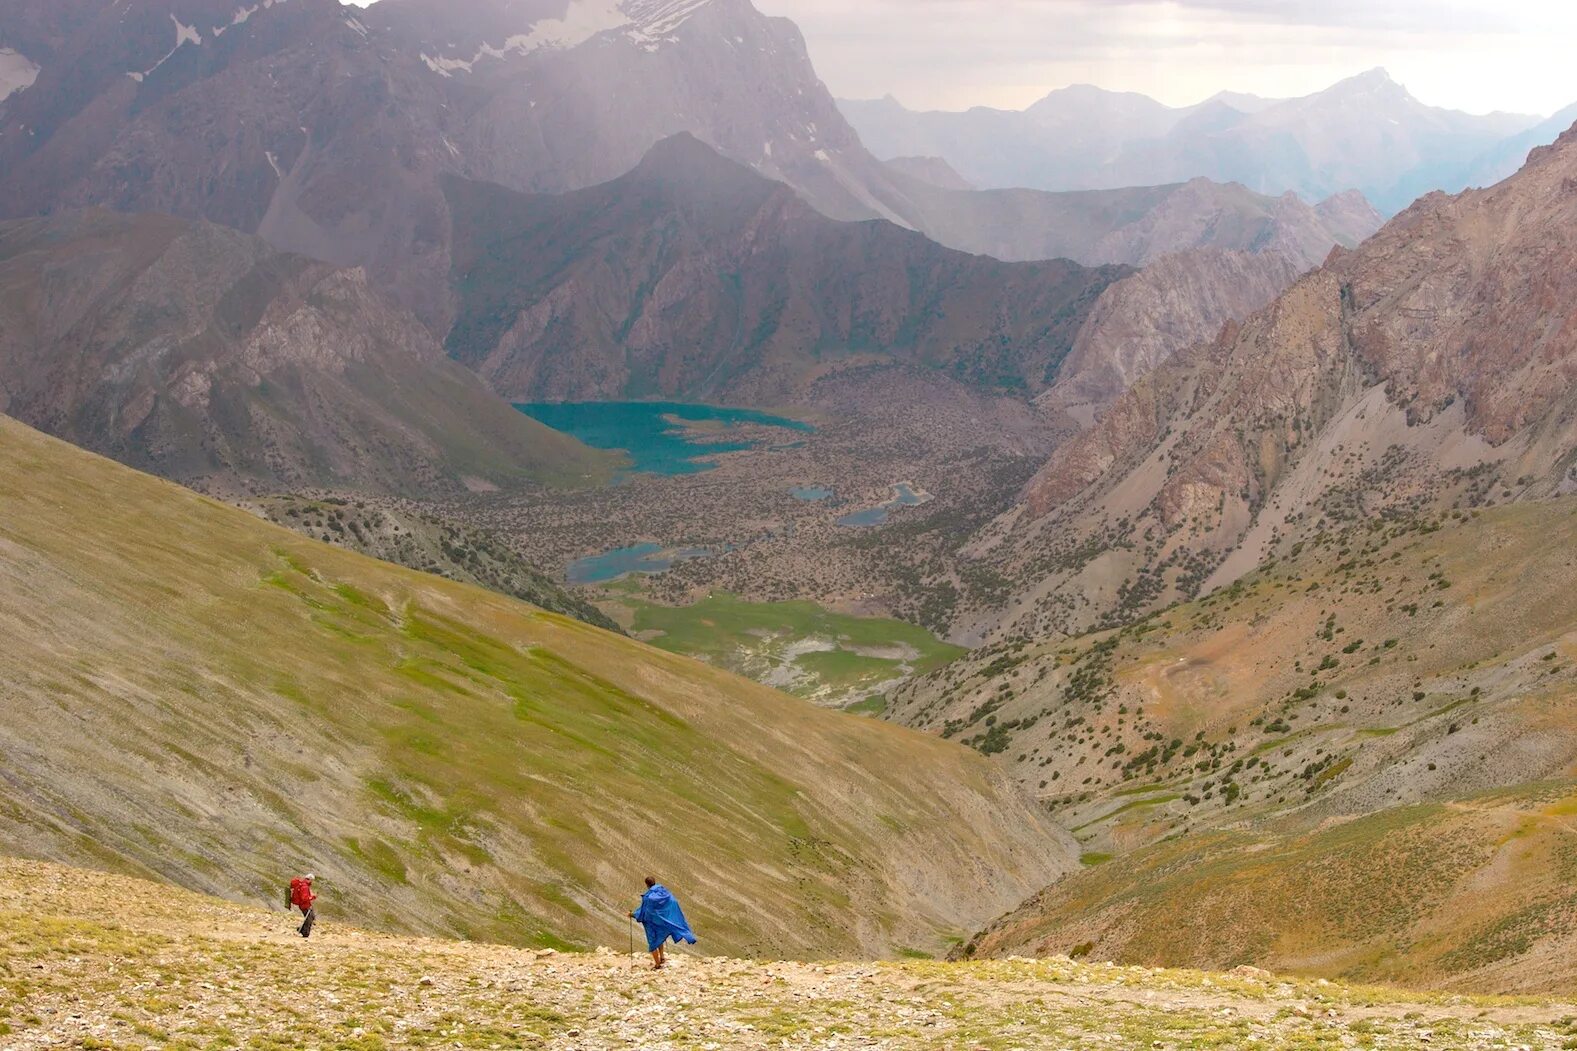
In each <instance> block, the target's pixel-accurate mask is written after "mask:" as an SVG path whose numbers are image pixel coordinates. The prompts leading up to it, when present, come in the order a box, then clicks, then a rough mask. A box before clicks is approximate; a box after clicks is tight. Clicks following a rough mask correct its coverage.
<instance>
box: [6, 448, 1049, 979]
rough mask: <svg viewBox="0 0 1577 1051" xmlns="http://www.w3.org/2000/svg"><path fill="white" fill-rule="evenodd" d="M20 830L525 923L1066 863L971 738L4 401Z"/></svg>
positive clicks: (847, 918) (783, 936) (876, 895)
mask: <svg viewBox="0 0 1577 1051" xmlns="http://www.w3.org/2000/svg"><path fill="white" fill-rule="evenodd" d="M0 638H4V639H6V640H7V641H6V645H5V646H4V647H0V682H3V683H5V703H6V719H5V720H4V723H3V725H0V755H3V756H4V769H5V777H4V782H3V786H0V849H5V850H9V851H12V852H16V853H27V854H34V855H42V856H44V857H47V858H52V859H59V860H65V861H70V862H77V863H91V864H94V865H99V866H106V867H111V868H115V869H118V870H123V871H128V872H132V873H137V874H153V875H157V876H159V877H162V878H164V879H166V880H169V881H171V882H175V883H179V884H182V885H185V886H189V887H193V888H197V889H203V890H208V891H212V892H218V893H222V894H225V895H230V896H236V897H244V898H250V899H252V900H264V901H272V900H274V899H275V898H277V897H278V895H279V885H280V883H279V881H280V880H281V878H283V877H284V876H287V875H288V874H290V873H291V872H292V871H293V870H299V869H308V868H310V869H313V870H315V871H317V872H318V873H320V874H322V875H323V876H324V877H325V890H326V892H327V893H330V894H331V895H332V897H333V900H334V902H335V907H336V909H337V910H340V911H341V914H342V915H347V916H350V917H353V918H355V919H357V920H359V921H361V922H365V923H369V924H372V925H376V926H382V927H387V928H393V929H401V930H411V931H417V932H441V933H451V934H460V935H466V936H471V937H478V938H492V939H499V940H505V941H511V942H523V943H533V942H535V943H549V944H552V943H556V942H560V941H562V942H567V943H578V944H586V943H593V942H595V941H598V940H620V941H622V939H623V938H624V924H623V922H622V915H623V910H624V909H625V908H626V907H627V906H628V904H629V902H630V899H631V897H632V895H633V892H634V890H635V889H636V888H637V887H638V886H639V878H640V877H641V876H642V875H644V874H646V873H647V872H653V873H655V874H657V875H660V876H661V877H663V878H664V879H665V880H667V881H669V882H670V883H671V884H672V885H673V886H674V887H675V888H676V889H678V890H679V891H680V892H681V893H682V894H683V896H684V897H685V899H686V903H687V906H688V908H689V909H690V910H691V915H692V919H693V920H694V921H695V922H696V923H697V925H698V926H699V927H700V928H701V929H702V930H703V931H705V933H706V935H707V943H706V944H707V947H708V948H709V949H711V950H713V951H733V952H753V953H779V954H793V955H820V954H857V953H868V952H877V953H881V952H889V951H894V950H895V949H896V948H897V947H901V946H917V947H919V948H933V947H936V946H939V945H941V944H943V943H944V941H945V939H946V938H947V937H949V936H950V935H953V934H956V933H959V932H962V931H965V930H967V929H970V928H972V927H973V926H975V925H978V924H979V923H983V922H985V921H986V920H987V919H989V918H990V917H991V916H992V915H994V914H996V913H998V912H1000V911H1001V910H1002V909H1005V908H1007V907H1009V906H1011V905H1012V904H1013V903H1014V902H1016V901H1018V900H1021V899H1022V896H1023V895H1024V894H1025V893H1027V892H1028V891H1029V890H1032V889H1034V888H1035V887H1038V886H1042V885H1044V884H1045V883H1047V882H1048V881H1050V880H1051V879H1053V878H1054V877H1055V876H1056V875H1058V874H1059V872H1060V871H1061V870H1062V868H1063V866H1064V865H1065V864H1066V860H1065V859H1066V857H1067V853H1066V851H1067V848H1066V847H1065V846H1064V844H1063V843H1062V842H1061V841H1059V839H1058V838H1057V834H1056V830H1055V829H1054V828H1052V827H1051V826H1050V825H1049V824H1048V823H1047V821H1046V820H1045V819H1044V817H1042V816H1040V815H1039V813H1038V812H1037V811H1036V810H1035V809H1034V808H1032V807H1030V806H1028V805H1027V804H1025V803H1024V802H1022V801H1021V800H1020V799H1019V798H1018V797H1017V796H1016V795H1015V794H1014V793H1012V792H1011V791H1009V790H1007V789H1006V788H1005V787H1004V784H1003V782H1002V781H1001V780H1000V778H999V775H997V773H996V772H995V771H993V770H992V769H991V768H990V767H989V766H987V765H986V764H984V763H983V762H981V761H979V760H978V758H977V757H974V756H971V755H970V754H969V753H968V752H967V751H965V750H963V749H959V748H957V747H956V746H952V745H948V744H945V743H943V742H939V741H935V740H933V739H930V738H927V737H924V736H922V735H918V734H914V733H911V732H909V731H905V730H901V729H898V728H896V727H892V726H887V725H881V724H875V723H872V722H870V721H868V720H862V719H857V718H853V717H849V716H843V715H839V714H835V713H828V712H824V711H821V710H817V709H815V708H813V707H811V706H808V705H804V704H802V703H800V702H798V701H794V700H792V699H790V698H788V697H786V696H784V695H782V694H779V693H775V692H773V691H770V690H767V689H764V688H762V687H759V686H757V685H755V684H752V683H748V682H746V681H743V680H740V679H737V678H734V677H732V676H730V675H728V674H726V673H723V672H721V671H717V670H714V669H711V668H708V667H706V666H704V665H701V664H697V663H694V662H692V661H689V660H685V659H682V658H679V657H675V656H672V655H669V654H665V653H662V652H660V651H657V650H654V649H651V648H649V647H646V646H642V645H640V644H638V643H636V642H633V641H631V640H628V639H625V638H622V637H619V636H616V635H611V634H608V633H606V632H602V631H599V630H596V629H593V628H590V627H587V626H585V625H583V624H579V623H577V622H574V621H571V620H569V619H567V618H564V617H561V616H558V615H554V614H549V613H545V612H543V611H540V610H537V609H535V608H533V607H530V606H526V605H524V604H521V603H519V602H517V601H514V600H511V599H507V598H505V597H503V596H500V595H496V594H492V593H489V592H485V591H482V590H480V589H477V588H473V587H470V586H466V585H462V584H456V583H453V582H449V581H445V580H441V579H438V578H436V577H431V576H427V575H424V574H420V573H416V572H412V571H408V570H405V569H402V568H399V567H395V566H390V565H387V564H383V563H377V562H373V561H370V560H368V559H366V558H363V557H361V556H359V555H355V554H352V553H349V552H345V551H341V550H338V549H336V548H332V547H329V546H327V545H324V544H320V543H317V542H314V541H310V540H307V539H305V538H302V537H299V536H297V535H295V534H293V533H290V532H288V531H285V530H282V529H278V528H276V527H273V526H270V525H268V524H267V523H264V522H261V521H259V520H258V519H256V518H254V517H253V516H251V515H248V514H246V513H244V512H241V511H237V510H234V509H231V508H228V507H225V506H222V505H220V504H217V503H215V502H213V501H210V500H207V499H204V498H202V497H199V496H197V495H195V494H192V493H190V492H187V491H185V490H181V489H179V488H176V487H175V486H172V485H169V484H167V483H164V482H160V481H157V480H154V479H152V478H148V477H145V476H141V475H138V474H136V473H134V472H132V471H129V470H127V469H126V468H124V467H120V466H118V465H115V464H113V463H111V462H109V461H107V460H102V459H99V458H97V457H94V456H91V455H89V454H86V453H83V452H81V451H79V450H76V449H73V448H71V447H69V446H66V445H64V444H63V443H60V442H57V441H55V440H53V439H49V438H46V437H44V436H42V435H40V434H38V433H36V432H33V431H30V430H28V429H26V428H24V427H22V426H20V425H19V424H16V423H14V422H13V421H10V420H6V419H4V418H0Z"/></svg>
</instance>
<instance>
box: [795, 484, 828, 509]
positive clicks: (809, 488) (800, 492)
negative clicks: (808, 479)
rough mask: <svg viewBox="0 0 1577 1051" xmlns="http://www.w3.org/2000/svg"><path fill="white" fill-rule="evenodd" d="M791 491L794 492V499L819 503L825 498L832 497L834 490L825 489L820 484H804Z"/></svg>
mask: <svg viewBox="0 0 1577 1051" xmlns="http://www.w3.org/2000/svg"><path fill="white" fill-rule="evenodd" d="M790 492H792V493H793V494H794V499H796V500H803V501H805V502H806V503H807V504H819V503H821V502H822V501H823V500H831V499H832V490H831V489H823V488H822V487H821V486H819V485H802V486H799V487H798V488H796V489H791V490H790Z"/></svg>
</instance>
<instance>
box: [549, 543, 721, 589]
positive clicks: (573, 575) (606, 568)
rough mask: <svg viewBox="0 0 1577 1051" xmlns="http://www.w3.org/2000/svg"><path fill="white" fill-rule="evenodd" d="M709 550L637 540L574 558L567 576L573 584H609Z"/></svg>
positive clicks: (665, 567)
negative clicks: (595, 553) (576, 559)
mask: <svg viewBox="0 0 1577 1051" xmlns="http://www.w3.org/2000/svg"><path fill="white" fill-rule="evenodd" d="M710 554H711V552H710V551H708V550H706V549H705V548H700V547H684V548H679V549H677V550H676V549H674V548H666V547H663V546H662V545H661V544H634V545H632V546H630V547H621V548H617V549H615V550H613V551H605V552H603V553H602V554H600V555H591V556H589V557H587V558H582V559H579V560H578V561H575V562H571V563H570V564H569V568H568V569H567V570H565V573H564V579H565V580H567V581H569V582H570V583H571V584H606V583H608V582H609V581H612V580H618V579H619V578H620V577H627V576H629V575H630V574H631V573H664V572H667V570H668V569H670V568H671V567H672V566H673V564H674V563H675V562H684V561H687V560H689V559H692V558H705V557H707V556H708V555H710Z"/></svg>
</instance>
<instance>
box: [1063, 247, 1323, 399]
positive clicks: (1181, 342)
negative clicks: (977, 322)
mask: <svg viewBox="0 0 1577 1051" xmlns="http://www.w3.org/2000/svg"><path fill="white" fill-rule="evenodd" d="M1300 269H1301V268H1300V266H1299V264H1298V263H1297V262H1295V261H1294V260H1293V258H1291V257H1289V256H1287V255H1285V254H1283V253H1281V252H1274V251H1271V252H1263V253H1259V254H1253V253H1248V252H1226V251H1220V250H1217V249H1200V250H1197V251H1193V252H1180V253H1178V254H1176V255H1169V256H1164V257H1162V258H1161V259H1158V260H1156V261H1154V262H1152V263H1150V264H1148V265H1147V266H1145V268H1144V269H1143V270H1141V271H1139V272H1138V273H1137V274H1134V275H1132V276H1131V277H1126V278H1124V279H1123V280H1121V281H1118V282H1117V283H1116V284H1114V285H1112V286H1111V287H1110V288H1108V289H1107V290H1106V291H1105V292H1103V293H1102V294H1101V298H1100V299H1099V300H1098V301H1097V302H1096V304H1095V308H1094V309H1093V310H1092V311H1090V316H1089V318H1088V320H1086V321H1085V323H1084V327H1083V328H1082V329H1080V330H1079V336H1078V338H1077V339H1076V340H1074V343H1073V350H1072V351H1071V352H1070V353H1069V354H1068V358H1067V361H1065V362H1064V363H1063V367H1062V370H1061V372H1060V373H1059V374H1058V377H1057V382H1056V383H1055V384H1054V385H1053V386H1052V387H1051V389H1050V390H1048V391H1046V392H1045V393H1044V394H1042V395H1041V396H1040V397H1039V398H1037V399H1036V402H1037V404H1039V405H1040V406H1042V407H1043V408H1046V409H1049V410H1060V411H1063V412H1066V413H1068V414H1069V415H1070V416H1072V417H1073V418H1074V419H1075V420H1076V421H1078V422H1079V423H1081V424H1083V425H1086V426H1087V425H1089V424H1090V423H1091V422H1093V421H1094V419H1095V418H1096V417H1098V416H1099V415H1101V414H1102V413H1103V412H1104V411H1105V410H1106V408H1107V407H1108V406H1109V405H1111V404H1112V403H1113V402H1114V401H1116V400H1117V398H1118V397H1120V396H1121V395H1122V393H1123V392H1124V391H1126V390H1127V389H1128V388H1129V387H1130V386H1132V385H1133V384H1134V383H1135V382H1136V381H1137V380H1138V379H1139V378H1140V377H1142V376H1144V375H1146V374H1148V373H1149V372H1151V371H1152V370H1153V369H1155V368H1156V367H1157V366H1159V365H1160V364H1161V363H1163V362H1165V361H1166V360H1167V359H1168V358H1170V357H1171V356H1172V355H1173V354H1175V353H1177V352H1178V351H1180V350H1183V349H1186V348H1188V347H1191V346H1193V345H1194V344H1196V343H1200V342H1202V341H1205V340H1208V339H1211V338H1213V337H1214V336H1215V335H1216V334H1217V333H1219V332H1220V331H1221V328H1222V326H1223V325H1225V324H1226V323H1228V322H1229V321H1231V320H1233V319H1235V318H1244V317H1248V316H1249V315H1250V314H1252V313H1254V312H1255V311H1256V310H1259V309H1260V308H1262V307H1264V306H1266V305H1267V304H1268V303H1270V302H1271V300H1273V299H1275V298H1276V296H1278V295H1279V294H1281V292H1282V290H1284V289H1285V288H1287V286H1289V285H1291V284H1292V283H1293V281H1295V280H1296V279H1297V278H1298V275H1299V273H1300Z"/></svg>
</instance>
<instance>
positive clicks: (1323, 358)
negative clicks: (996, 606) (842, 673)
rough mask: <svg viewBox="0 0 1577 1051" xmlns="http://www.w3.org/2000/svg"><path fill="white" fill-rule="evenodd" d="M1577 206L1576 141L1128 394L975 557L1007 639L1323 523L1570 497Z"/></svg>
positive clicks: (1424, 203)
mask: <svg viewBox="0 0 1577 1051" xmlns="http://www.w3.org/2000/svg"><path fill="white" fill-rule="evenodd" d="M1574 187H1577V131H1574V132H1568V133H1567V134H1566V135H1564V136H1562V138H1561V139H1560V141H1559V142H1558V143H1557V144H1555V145H1553V146H1550V147H1546V148H1544V149H1541V150H1538V151H1535V153H1534V154H1533V156H1532V158H1531V159H1530V161H1529V163H1528V165H1527V167H1525V168H1524V169H1523V170H1522V171H1521V172H1520V173H1518V174H1517V175H1516V176H1514V177H1513V178H1511V179H1508V180H1507V181H1505V182H1504V183H1501V184H1500V185H1498V186H1495V187H1493V188H1491V189H1488V190H1475V191H1469V192H1467V193H1465V194H1462V195H1460V196H1457V197H1448V196H1446V195H1444V194H1434V195H1431V196H1429V197H1426V198H1424V199H1423V200H1421V201H1419V202H1418V203H1417V204H1416V205H1414V206H1413V207H1412V208H1410V209H1408V211H1406V212H1404V213H1403V214H1402V215H1400V216H1398V217H1397V218H1396V219H1394V220H1392V221H1391V222H1390V223H1389V224H1387V226H1386V227H1385V229H1384V230H1382V231H1381V232H1380V233H1379V234H1376V235H1375V236H1374V237H1372V238H1370V239H1369V240H1368V241H1366V242H1364V244H1363V245H1362V246H1360V247H1359V248H1358V249H1356V250H1354V251H1352V252H1348V253H1339V254H1338V255H1336V256H1335V257H1333V258H1332V260H1331V261H1330V262H1329V263H1328V264H1327V265H1326V266H1324V267H1322V268H1321V269H1319V270H1317V271H1315V272H1314V273H1312V274H1310V275H1308V276H1306V277H1305V278H1303V279H1301V280H1300V281H1299V282H1298V283H1297V284H1296V285H1294V286H1293V288H1291V289H1290V290H1288V291H1287V292H1286V293H1285V294H1284V295H1282V296H1281V297H1279V298H1278V299H1277V300H1276V302H1275V303H1273V304H1272V305H1271V306H1269V307H1268V308H1266V309H1265V310H1263V311H1261V312H1260V313H1258V314H1256V315H1254V316H1253V317H1251V318H1249V319H1248V320H1246V321H1245V322H1244V323H1243V324H1241V325H1234V326H1230V327H1229V328H1228V329H1227V330H1226V331H1225V332H1224V333H1223V334H1222V336H1221V337H1220V338H1219V339H1217V340H1215V341H1214V342H1211V343H1207V344H1201V345H1199V346H1197V347H1194V348H1192V349H1190V350H1188V351H1186V352H1184V353H1182V354H1180V355H1178V356H1176V357H1174V358H1173V359H1172V360H1170V361H1168V362H1167V363H1165V364H1163V365H1162V366H1161V367H1159V368H1158V369H1156V370H1155V371H1154V372H1152V373H1151V374H1149V375H1148V376H1146V377H1145V378H1143V379H1141V380H1140V381H1139V382H1138V383H1136V384H1135V385H1134V386H1133V387H1132V388H1131V389H1130V390H1129V391H1128V392H1127V393H1126V394H1125V395H1123V397H1122V398H1121V399H1119V400H1118V401H1117V402H1116V403H1115V404H1114V405H1113V406H1112V407H1111V409H1110V410H1109V411H1108V412H1107V413H1106V415H1105V416H1104V417H1103V418H1102V420H1101V422H1100V424H1099V425H1098V426H1097V427H1095V428H1094V429H1092V430H1090V431H1089V432H1087V433H1086V434H1084V435H1083V436H1081V437H1080V438H1079V439H1078V440H1076V441H1074V442H1071V443H1069V444H1067V445H1065V446H1063V447H1061V448H1059V449H1058V450H1057V451H1056V452H1055V453H1054V454H1053V455H1052V457H1051V460H1050V461H1049V462H1048V463H1047V465H1046V466H1045V467H1044V468H1043V469H1042V470H1041V471H1040V473H1039V474H1038V475H1037V476H1036V477H1035V479H1034V480H1032V481H1031V482H1030V484H1029V485H1028V486H1027V487H1026V488H1025V490H1024V494H1023V499H1022V501H1021V503H1020V506H1019V507H1018V508H1017V509H1015V510H1014V511H1012V512H1009V514H1008V515H1006V516H1004V517H1003V518H1001V519H999V520H998V521H997V522H996V523H994V524H993V525H992V526H991V527H988V528H987V529H986V530H984V531H982V533H981V534H980V535H979V536H978V537H977V538H976V541H975V544H974V547H973V548H972V552H973V553H974V554H975V555H977V556H978V557H981V558H984V559H987V560H988V561H990V562H992V563H993V564H996V565H997V566H998V567H999V569H1001V570H1002V571H1003V572H1005V573H1007V575H1009V576H1011V577H1013V578H1014V579H1018V580H1023V581H1027V582H1029V583H1028V585H1027V587H1026V588H1025V590H1024V592H1023V593H1022V594H1021V596H1020V598H1019V599H1018V600H1017V601H1016V602H1015V603H1014V604H1012V605H1011V606H1010V607H1009V609H1008V610H1007V612H1006V615H1005V616H1003V617H1002V618H1001V619H1000V620H999V621H998V623H999V624H1002V625H1004V633H1005V634H1015V633H1028V634H1032V635H1033V634H1039V633H1042V632H1045V631H1079V630H1082V629H1083V628H1085V627H1088V626H1090V625H1092V624H1101V623H1110V622H1114V621H1120V620H1123V619H1127V618H1129V617H1131V616H1133V615H1135V614H1137V613H1142V612H1144V611H1147V610H1150V609H1154V608H1158V607H1159V606H1161V605H1164V604H1166V603H1167V602H1170V601H1173V600H1175V599H1177V598H1179V597H1184V598H1186V597H1191V596H1192V595H1194V594H1197V593H1199V591H1200V589H1201V588H1206V589H1208V588H1212V587H1215V586H1219V585H1222V584H1227V583H1230V582H1231V581H1232V580H1234V579H1235V578H1236V577H1238V576H1239V575H1241V574H1242V573H1243V572H1245V571H1247V570H1248V569H1250V568H1252V567H1253V566H1254V565H1256V564H1258V563H1259V562H1261V561H1263V560H1264V559H1265V558H1266V557H1268V556H1270V555H1271V554H1273V553H1275V552H1278V551H1282V550H1285V548H1286V547H1287V546H1288V545H1290V544H1291V543H1293V542H1295V541H1296V540H1297V539H1299V538H1301V537H1306V536H1308V535H1310V534H1312V533H1313V532H1315V531H1317V530H1318V529H1320V528H1322V527H1323V526H1325V525H1329V524H1332V523H1337V524H1339V523H1344V522H1351V521H1355V520H1361V519H1363V518H1365V517H1370V516H1374V515H1378V514H1383V513H1385V512H1386V511H1388V510H1413V511H1416V510H1418V509H1421V508H1425V507H1442V506H1443V507H1450V506H1453V505H1456V504H1482V503H1485V502H1489V501H1502V500H1505V499H1510V498H1517V499H1529V498H1540V497H1549V496H1553V495H1557V494H1560V493H1563V492H1569V491H1571V490H1572V489H1573V488H1574V486H1577V477H1574V476H1573V474H1572V471H1573V468H1574V466H1577V402H1574V398H1577V394H1574V391H1577V384H1574V379H1577V322H1574V320H1573V315H1572V313H1571V311H1570V309H1569V304H1570V303H1571V302H1572V301H1573V297H1574V295H1577V289H1574V288H1573V287H1572V282H1573V275H1574V274H1577V265H1574V264H1577V192H1574ZM1003 567H1005V568H1003Z"/></svg>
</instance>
